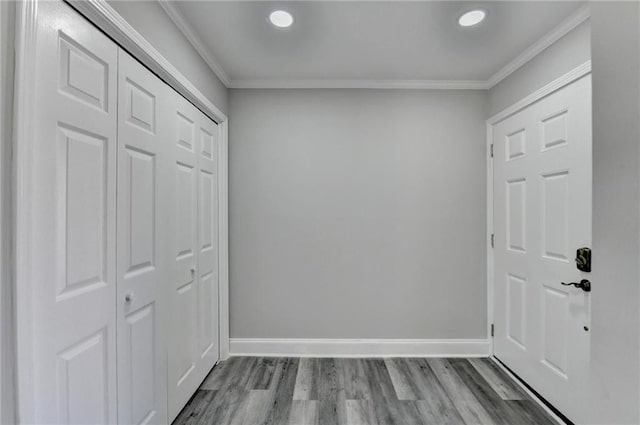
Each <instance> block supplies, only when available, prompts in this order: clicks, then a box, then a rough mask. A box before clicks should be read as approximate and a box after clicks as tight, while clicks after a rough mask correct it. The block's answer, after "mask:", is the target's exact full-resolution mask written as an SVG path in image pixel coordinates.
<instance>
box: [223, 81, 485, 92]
mask: <svg viewBox="0 0 640 425" xmlns="http://www.w3.org/2000/svg"><path fill="white" fill-rule="evenodd" d="M229 88H233V89H353V88H355V89H419V90H487V89H488V88H489V86H488V85H487V82H486V81H475V80H468V81H465V80H366V79H356V80H332V79H325V80H289V79H286V80H278V79H264V80H232V81H231V83H230V84H229Z"/></svg>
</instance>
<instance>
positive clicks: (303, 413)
mask: <svg viewBox="0 0 640 425" xmlns="http://www.w3.org/2000/svg"><path fill="white" fill-rule="evenodd" d="M187 424H188V425H263V424H272V425H553V424H555V421H554V420H553V419H551V418H550V417H549V416H548V415H547V413H546V412H545V411H544V410H543V409H542V408H541V407H540V406H538V405H537V404H536V403H535V402H534V401H532V400H531V399H530V398H529V397H528V396H527V395H526V394H525V393H524V392H523V391H522V390H521V389H520V388H519V387H518V386H517V385H515V384H514V383H513V382H512V381H511V380H510V379H509V378H508V377H507V376H506V375H505V374H504V373H503V372H502V370H500V369H499V368H498V367H497V366H496V365H495V364H494V363H493V362H492V361H490V360H488V359H407V358H389V359H329V358H321V359H310V358H266V357H232V358H230V359H229V360H226V361H224V362H221V363H219V364H218V365H216V367H215V368H213V370H212V371H211V373H210V374H209V376H208V377H207V378H206V379H205V381H204V382H203V383H202V385H201V387H200V389H199V390H198V391H197V392H196V394H195V395H194V396H193V398H192V399H191V400H190V401H189V403H188V404H187V405H186V406H185V408H184V409H183V410H182V412H181V413H180V414H179V415H178V417H177V418H176V420H175V421H174V425H187Z"/></svg>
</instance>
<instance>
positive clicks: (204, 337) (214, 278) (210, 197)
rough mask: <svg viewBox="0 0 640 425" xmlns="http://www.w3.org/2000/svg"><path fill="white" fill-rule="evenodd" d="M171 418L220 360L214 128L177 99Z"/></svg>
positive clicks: (170, 348)
mask: <svg viewBox="0 0 640 425" xmlns="http://www.w3.org/2000/svg"><path fill="white" fill-rule="evenodd" d="M174 99H175V100H174V102H172V105H173V107H174V109H173V114H172V115H173V116H172V119H171V122H172V124H173V126H174V132H173V134H174V135H175V137H174V140H173V143H172V149H173V164H172V172H173V175H174V185H175V186H174V190H175V192H174V197H173V202H174V204H173V209H172V212H173V226H172V228H173V232H172V237H173V241H172V243H171V246H172V248H173V259H172V264H173V268H174V270H173V276H172V282H171V285H170V290H169V303H170V306H171V307H170V308H171V313H170V317H171V321H170V324H169V341H170V342H169V419H173V418H175V416H176V415H177V414H178V413H179V412H180V409H182V407H183V406H184V405H185V404H186V403H187V401H188V400H189V398H191V396H192V395H193V393H194V392H195V390H196V389H197V388H198V386H199V385H200V383H201V382H202V380H203V379H204V378H205V377H206V375H207V373H208V372H209V371H210V370H211V368H212V367H213V365H214V364H215V362H216V361H217V360H218V320H217V319H218V265H217V256H218V241H217V239H218V238H217V209H218V207H217V191H216V188H217V179H216V174H217V170H216V153H217V140H218V138H217V137H218V129H217V126H216V124H215V123H214V122H213V121H211V120H210V119H209V118H207V117H206V116H205V115H204V114H203V113H202V112H200V111H199V110H198V109H197V108H196V107H195V106H193V105H192V104H191V103H189V102H187V101H186V100H185V99H184V98H182V97H181V96H179V95H178V94H175V96H174Z"/></svg>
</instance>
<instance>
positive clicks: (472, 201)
mask: <svg viewBox="0 0 640 425" xmlns="http://www.w3.org/2000/svg"><path fill="white" fill-rule="evenodd" d="M485 105H486V92H483V91H428V90H424V91H423V90H404V91H403V90H322V89H321V90H231V96H230V115H231V117H232V119H231V120H230V141H231V142H230V145H229V148H230V155H229V158H230V163H229V170H230V171H229V174H230V190H229V193H230V250H231V254H230V259H231V270H230V273H231V275H230V280H231V284H230V308H231V312H230V314H231V337H232V338H240V337H244V338H485V337H486V315H487V312H486V308H487V299H486V249H485V245H486V241H485V229H486V225H485V223H486V200H485V196H486V191H485V186H486V180H485V154H486V152H485V150H486V149H485V116H486V110H485Z"/></svg>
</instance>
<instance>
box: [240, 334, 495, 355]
mask: <svg viewBox="0 0 640 425" xmlns="http://www.w3.org/2000/svg"><path fill="white" fill-rule="evenodd" d="M229 348H230V350H229V351H230V355H231V356H265V357H489V350H490V343H489V340H487V339H272V338H268V339H260V338H231V339H230V341H229Z"/></svg>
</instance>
